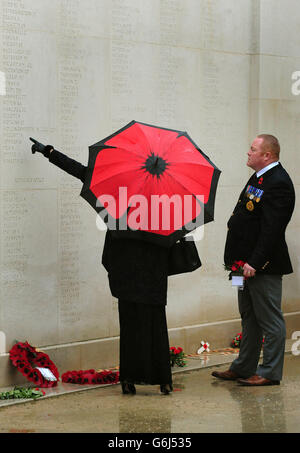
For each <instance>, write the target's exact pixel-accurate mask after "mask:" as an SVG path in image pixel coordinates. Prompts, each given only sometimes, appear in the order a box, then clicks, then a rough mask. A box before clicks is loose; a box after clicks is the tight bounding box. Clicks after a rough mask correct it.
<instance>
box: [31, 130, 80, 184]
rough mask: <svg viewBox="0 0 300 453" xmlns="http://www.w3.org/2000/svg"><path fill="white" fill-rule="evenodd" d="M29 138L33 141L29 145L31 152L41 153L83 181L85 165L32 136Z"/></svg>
mask: <svg viewBox="0 0 300 453" xmlns="http://www.w3.org/2000/svg"><path fill="white" fill-rule="evenodd" d="M30 140H31V141H32V142H33V143H34V144H33V145H32V147H31V150H32V153H33V154H35V153H36V152H38V153H41V154H43V155H44V156H45V157H47V158H48V159H49V161H50V162H51V163H52V164H54V165H56V166H57V167H59V168H60V169H61V170H64V171H66V172H67V173H69V174H70V175H72V176H74V177H75V178H78V179H80V180H81V181H82V182H84V181H85V175H86V170H87V167H85V166H84V165H82V164H81V163H80V162H77V161H76V160H74V159H71V158H70V157H68V156H66V154H63V153H61V152H60V151H57V150H56V149H54V148H53V146H52V145H46V146H45V145H43V144H42V143H39V142H38V141H37V140H35V139H34V138H30Z"/></svg>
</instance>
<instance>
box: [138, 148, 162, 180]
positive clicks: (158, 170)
mask: <svg viewBox="0 0 300 453" xmlns="http://www.w3.org/2000/svg"><path fill="white" fill-rule="evenodd" d="M167 166H168V164H167V162H166V161H165V160H164V159H163V158H162V157H160V156H157V155H155V154H154V153H151V155H150V156H149V157H148V159H147V160H146V162H145V165H143V167H142V168H144V169H145V170H146V171H148V172H149V173H150V174H151V175H156V176H160V175H161V174H162V173H163V172H164V171H165V169H166V168H167Z"/></svg>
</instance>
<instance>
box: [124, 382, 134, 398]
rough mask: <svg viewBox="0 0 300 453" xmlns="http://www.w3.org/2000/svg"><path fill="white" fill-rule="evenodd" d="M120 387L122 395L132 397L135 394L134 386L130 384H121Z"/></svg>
mask: <svg viewBox="0 0 300 453" xmlns="http://www.w3.org/2000/svg"><path fill="white" fill-rule="evenodd" d="M121 385H122V392H123V394H124V395H129V394H130V393H131V394H132V395H135V394H136V388H135V385H134V384H131V383H130V382H121Z"/></svg>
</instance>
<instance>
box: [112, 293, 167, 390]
mask: <svg viewBox="0 0 300 453" xmlns="http://www.w3.org/2000/svg"><path fill="white" fill-rule="evenodd" d="M119 319H120V381H121V382H131V383H134V384H160V385H161V384H171V383H172V373H171V366H170V349H169V337H168V329H167V320H166V307H165V305H163V304H161V305H155V304H153V305H151V304H144V303H135V302H129V301H127V300H126V301H124V300H122V299H121V300H119Z"/></svg>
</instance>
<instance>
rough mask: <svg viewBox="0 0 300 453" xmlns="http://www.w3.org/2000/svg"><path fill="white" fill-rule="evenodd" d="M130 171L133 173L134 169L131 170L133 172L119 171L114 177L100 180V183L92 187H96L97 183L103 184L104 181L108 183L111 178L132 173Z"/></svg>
mask: <svg viewBox="0 0 300 453" xmlns="http://www.w3.org/2000/svg"><path fill="white" fill-rule="evenodd" d="M132 171H135V169H133V170H127V171H120V172H118V173H115V174H114V175H111V176H108V177H107V178H104V179H101V181H99V180H98V181H97V183H96V184H95V185H94V186H93V187H95V186H97V185H98V183H99V182H100V183H102V182H104V181H109V180H110V179H113V178H115V177H116V176H119V175H122V174H123V175H125V174H126V173H130V172H132Z"/></svg>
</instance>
